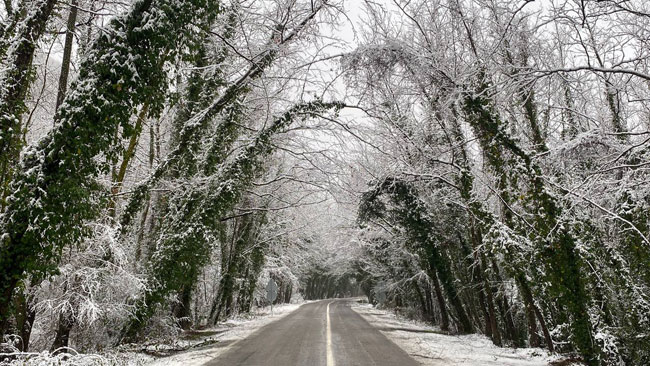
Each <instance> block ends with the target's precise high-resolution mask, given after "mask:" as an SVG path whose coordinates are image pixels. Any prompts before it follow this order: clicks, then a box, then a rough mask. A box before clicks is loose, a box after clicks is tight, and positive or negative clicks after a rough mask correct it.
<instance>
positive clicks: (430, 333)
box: [352, 304, 558, 366]
mask: <svg viewBox="0 0 650 366" xmlns="http://www.w3.org/2000/svg"><path fill="white" fill-rule="evenodd" d="M352 309H354V310H355V311H356V312H357V313H359V314H360V315H361V316H362V317H363V318H364V319H366V320H367V321H368V322H369V323H370V324H372V325H373V326H375V327H377V328H379V329H380V331H381V332H382V333H383V334H384V335H386V337H388V338H389V339H390V340H392V341H393V342H395V344H397V345H398V346H400V347H401V348H402V349H403V350H404V351H406V353H408V354H409V355H411V357H413V358H414V359H415V360H417V361H418V362H420V363H421V364H422V365H425V366H442V365H444V366H546V365H548V364H549V362H551V361H554V360H556V359H558V357H557V356H554V355H551V354H549V352H548V351H546V350H544V349H540V348H520V349H513V348H500V347H496V346H494V345H493V344H492V341H491V340H490V339H489V338H487V337H485V336H483V335H478V334H470V335H462V336H455V335H446V334H442V333H441V332H440V329H439V328H436V327H432V326H430V325H426V324H424V323H421V322H414V321H409V320H406V319H403V318H401V317H397V316H396V315H395V314H393V313H391V312H388V311H384V310H379V309H376V308H374V307H373V306H372V305H370V304H358V305H353V306H352Z"/></svg>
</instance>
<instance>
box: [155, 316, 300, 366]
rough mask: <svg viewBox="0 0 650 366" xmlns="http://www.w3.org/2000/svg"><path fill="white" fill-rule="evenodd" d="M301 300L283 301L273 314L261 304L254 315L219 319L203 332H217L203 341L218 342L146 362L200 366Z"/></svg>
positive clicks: (274, 319) (168, 365)
mask: <svg viewBox="0 0 650 366" xmlns="http://www.w3.org/2000/svg"><path fill="white" fill-rule="evenodd" d="M303 304H304V303H300V304H282V305H276V306H273V313H272V314H271V308H270V307H264V308H259V309H257V310H256V311H255V313H254V314H253V316H252V317H247V318H238V319H232V320H228V321H226V322H224V323H219V325H217V326H216V327H212V328H208V329H204V330H203V331H202V332H204V333H214V335H212V336H210V337H207V338H204V339H203V340H204V341H212V340H214V341H216V343H213V344H210V345H207V346H205V347H201V348H199V349H196V350H191V351H185V352H181V353H177V354H175V355H173V356H169V357H161V358H157V359H155V360H153V361H152V362H150V363H147V364H146V365H148V366H163V365H164V366H173V365H182V366H199V365H203V364H205V363H206V362H209V361H211V360H213V359H214V358H215V357H217V356H219V355H220V354H222V353H224V352H225V351H226V350H228V349H229V348H230V347H232V346H233V345H234V344H235V343H237V341H239V340H242V339H244V338H246V337H248V336H249V335H251V334H252V333H254V332H255V331H256V330H258V329H259V328H261V327H263V326H265V325H267V324H269V323H272V322H274V321H276V320H278V319H281V318H283V317H285V316H287V315H288V314H289V313H291V312H293V311H294V310H296V309H298V308H299V307H300V306H301V305H303Z"/></svg>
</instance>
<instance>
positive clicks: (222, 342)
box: [0, 303, 303, 366]
mask: <svg viewBox="0 0 650 366" xmlns="http://www.w3.org/2000/svg"><path fill="white" fill-rule="evenodd" d="M302 304H303V303H301V304H283V305H277V306H274V307H273V313H271V308H270V307H264V308H258V309H256V310H254V311H253V314H252V315H248V316H246V317H241V318H237V319H232V320H228V321H226V322H224V323H220V324H219V325H218V326H216V327H212V328H207V329H203V330H201V331H196V332H192V333H191V334H184V335H181V337H180V338H179V339H177V340H174V342H173V344H150V345H148V346H146V347H145V348H146V351H147V353H148V354H145V353H139V352H129V351H127V350H126V349H119V350H114V351H112V352H110V353H104V354H101V355H91V354H76V353H75V352H74V351H71V352H72V354H71V355H66V354H61V355H59V356H52V355H51V354H49V352H42V353H30V354H29V357H28V358H22V359H20V360H15V361H14V362H12V363H3V362H0V366H4V365H11V366H16V365H21V366H32V365H34V366H36V365H38V366H50V365H51V366H55V365H56V366H72V365H75V366H78V365H84V366H85V365H93V366H109V365H110V366H118V365H120V366H121V365H129V366H163V365H165V366H174V365H179V366H180V365H182V366H198V365H203V364H204V363H206V362H208V361H210V360H212V359H213V358H215V357H217V356H218V355H220V354H221V353H223V352H224V351H226V350H227V349H228V348H229V347H231V346H232V345H233V344H235V343H236V342H237V341H239V340H241V339H243V338H246V337H247V336H249V335H250V334H252V333H253V332H255V331H256V330H257V329H259V328H261V327H263V326H265V325H266V324H269V323H271V322H273V321H275V320H278V319H280V318H282V317H284V316H286V315H288V314H289V313H291V312H292V311H294V310H296V309H297V308H299V307H300V306H301V305H302ZM134 346H136V347H138V348H142V345H134ZM178 348H190V350H188V351H183V352H180V353H175V354H172V355H170V356H167V357H154V356H151V354H165V353H168V352H169V351H170V350H171V349H178ZM23 355H24V354H23Z"/></svg>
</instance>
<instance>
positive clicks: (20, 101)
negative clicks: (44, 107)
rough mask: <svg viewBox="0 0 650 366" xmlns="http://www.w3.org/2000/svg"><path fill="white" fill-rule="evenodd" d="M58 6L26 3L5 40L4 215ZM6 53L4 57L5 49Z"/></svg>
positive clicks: (0, 141)
mask: <svg viewBox="0 0 650 366" xmlns="http://www.w3.org/2000/svg"><path fill="white" fill-rule="evenodd" d="M56 3H57V0H47V1H43V2H41V3H40V6H38V7H37V8H36V9H28V8H26V7H29V6H30V5H31V3H30V2H27V1H24V2H23V3H22V4H21V8H20V9H18V10H17V13H16V14H15V16H14V17H12V18H15V19H18V18H17V17H19V16H23V15H25V16H26V17H25V18H23V19H20V20H19V21H17V22H16V24H15V26H16V27H17V29H12V30H13V32H6V33H5V34H3V36H4V37H10V38H9V39H3V40H1V42H2V44H3V48H4V46H7V49H8V50H9V51H8V52H9V54H7V55H6V59H7V60H8V61H9V62H8V64H7V65H4V67H5V68H6V69H7V71H6V72H5V73H4V75H3V77H2V78H0V85H2V88H1V89H0V212H3V211H4V210H5V209H6V207H7V202H6V199H7V196H8V195H9V183H10V182H11V179H12V177H13V169H14V166H15V164H16V162H17V161H18V157H19V154H20V149H21V147H22V143H21V142H22V139H21V136H22V133H21V131H22V125H21V118H22V115H23V113H24V112H25V109H26V107H25V98H26V96H27V93H28V91H29V86H30V85H31V82H32V79H33V77H32V62H33V59H34V53H35V51H36V48H37V46H38V41H39V40H40V38H41V36H42V35H43V33H44V32H45V27H46V25H47V21H48V20H49V18H50V15H51V14H52V10H53V9H54V5H55V4H56ZM25 13H26V14H25ZM2 51H3V52H2V53H3V55H4V52H5V50H2ZM9 301H10V300H9ZM0 310H2V309H0ZM4 316H5V314H4V313H0V322H2V321H3V319H2V317H4ZM1 334H2V330H0V335H1Z"/></svg>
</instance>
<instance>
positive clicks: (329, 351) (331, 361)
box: [327, 302, 334, 366]
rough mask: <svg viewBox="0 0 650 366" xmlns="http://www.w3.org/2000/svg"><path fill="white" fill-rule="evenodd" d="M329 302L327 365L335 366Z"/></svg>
mask: <svg viewBox="0 0 650 366" xmlns="http://www.w3.org/2000/svg"><path fill="white" fill-rule="evenodd" d="M331 303H332V302H330V303H328V304H327V366H334V353H333V352H332V325H331V324H330V304H331Z"/></svg>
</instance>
